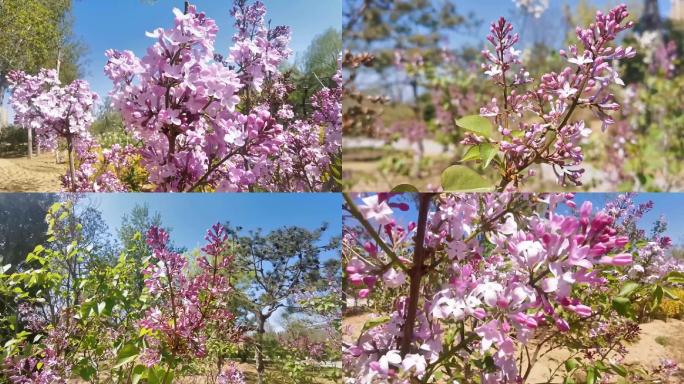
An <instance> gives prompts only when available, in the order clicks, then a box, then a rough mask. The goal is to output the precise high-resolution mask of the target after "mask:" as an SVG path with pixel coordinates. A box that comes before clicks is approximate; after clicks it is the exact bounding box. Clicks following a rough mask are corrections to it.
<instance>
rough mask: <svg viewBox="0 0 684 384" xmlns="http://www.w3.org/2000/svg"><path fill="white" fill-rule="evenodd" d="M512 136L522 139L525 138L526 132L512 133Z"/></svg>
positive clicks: (516, 131) (517, 131)
mask: <svg viewBox="0 0 684 384" xmlns="http://www.w3.org/2000/svg"><path fill="white" fill-rule="evenodd" d="M511 136H513V137H516V138H518V139H522V138H523V137H525V132H524V131H519V130H515V131H511Z"/></svg>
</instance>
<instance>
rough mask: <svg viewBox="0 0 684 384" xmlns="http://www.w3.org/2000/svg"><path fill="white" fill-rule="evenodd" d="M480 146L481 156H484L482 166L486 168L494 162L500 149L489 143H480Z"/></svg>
mask: <svg viewBox="0 0 684 384" xmlns="http://www.w3.org/2000/svg"><path fill="white" fill-rule="evenodd" d="M479 147H480V156H481V157H482V168H483V169H486V168H487V167H489V163H491V162H492V160H493V159H494V156H496V154H497V152H498V151H497V150H496V148H494V146H493V145H491V144H489V143H484V144H480V145H479Z"/></svg>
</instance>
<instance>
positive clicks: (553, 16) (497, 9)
mask: <svg viewBox="0 0 684 384" xmlns="http://www.w3.org/2000/svg"><path fill="white" fill-rule="evenodd" d="M433 1H442V0H433ZM589 2H590V3H591V4H594V5H595V6H596V7H597V8H599V9H601V10H604V11H605V10H608V9H610V8H611V7H612V6H615V5H617V4H620V3H626V4H627V5H628V6H629V5H630V3H631V2H630V1H627V0H623V1H616V0H590V1H589ZM454 3H455V4H456V7H457V10H458V12H459V13H461V14H466V15H467V14H470V13H472V14H473V15H474V16H475V18H476V19H478V20H480V21H481V22H482V23H481V25H480V26H479V28H477V29H476V30H475V31H473V33H470V32H469V33H461V32H459V33H454V34H452V35H451V36H450V43H451V44H452V46H454V45H456V46H458V45H460V44H463V43H469V44H471V45H475V46H477V47H479V46H481V45H483V44H484V43H485V40H484V38H485V36H486V35H487V34H488V33H489V24H490V23H491V22H493V21H495V20H497V19H498V18H499V17H501V16H504V17H506V18H508V19H510V20H511V21H512V22H513V24H514V27H515V28H516V30H517V31H520V30H521V29H522V24H523V21H522V17H521V12H520V11H519V10H518V9H517V8H516V6H515V4H514V3H513V1H511V0H484V1H472V0H456V1H454ZM549 3H550V5H549V8H548V9H547V10H546V12H545V13H544V15H543V16H542V18H541V19H540V20H535V19H533V18H528V19H527V21H525V22H524V23H526V25H527V27H526V29H525V32H528V33H530V30H531V27H532V26H534V23H537V24H539V25H540V26H541V28H540V29H541V32H542V33H544V34H546V35H548V37H546V38H550V39H551V41H556V42H558V43H560V42H561V41H560V39H561V38H562V37H563V36H564V34H565V25H564V24H561V20H563V8H564V6H565V5H566V4H567V5H569V6H570V7H576V6H577V4H578V3H579V0H549ZM638 3H643V1H641V0H639V1H638ZM658 5H659V8H660V13H661V15H663V16H667V15H669V14H670V6H671V4H670V0H660V1H659V2H658ZM521 37H522V38H523V40H524V39H525V36H521Z"/></svg>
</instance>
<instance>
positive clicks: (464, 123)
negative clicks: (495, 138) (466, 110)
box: [456, 115, 492, 137]
mask: <svg viewBox="0 0 684 384" xmlns="http://www.w3.org/2000/svg"><path fill="white" fill-rule="evenodd" d="M456 125H458V126H459V127H461V128H463V129H465V130H467V131H470V132H472V133H474V134H476V135H478V136H482V137H492V123H491V122H490V121H489V119H488V118H486V117H482V116H480V115H470V116H465V117H462V118H460V119H458V120H456Z"/></svg>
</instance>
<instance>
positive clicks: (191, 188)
mask: <svg viewBox="0 0 684 384" xmlns="http://www.w3.org/2000/svg"><path fill="white" fill-rule="evenodd" d="M246 145H247V143H245V146H246ZM239 151H240V148H238V149H234V150H232V151H230V152H229V153H228V154H227V155H226V156H224V157H223V158H222V159H221V160H220V161H219V162H218V163H216V164H214V165H212V166H211V167H209V169H207V172H205V173H204V175H202V177H200V179H199V180H197V181H196V182H195V183H194V184H193V185H191V186H190V188H188V189H186V190H185V192H193V191H194V190H195V189H197V187H199V186H200V185H202V184H203V183H204V182H205V181H207V178H209V176H210V175H211V173H212V172H214V171H215V170H216V169H217V168H218V167H220V166H221V165H222V164H223V163H225V162H226V161H228V159H230V158H231V157H233V156H235V155H237V153H238V152H239Z"/></svg>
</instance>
